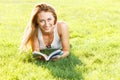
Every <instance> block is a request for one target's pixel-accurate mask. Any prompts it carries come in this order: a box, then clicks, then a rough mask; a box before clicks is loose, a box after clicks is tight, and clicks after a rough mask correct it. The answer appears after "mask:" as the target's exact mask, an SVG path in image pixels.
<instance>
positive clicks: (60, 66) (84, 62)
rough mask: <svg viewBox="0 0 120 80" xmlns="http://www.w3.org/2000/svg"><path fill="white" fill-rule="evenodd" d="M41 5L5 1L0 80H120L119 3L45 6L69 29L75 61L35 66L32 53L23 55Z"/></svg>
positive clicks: (90, 0) (0, 10)
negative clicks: (26, 32)
mask: <svg viewBox="0 0 120 80" xmlns="http://www.w3.org/2000/svg"><path fill="white" fill-rule="evenodd" d="M38 2H42V0H20V1H18V0H7V3H6V1H4V0H1V1H0V69H1V70H0V80H120V74H119V73H120V52H119V51H120V37H119V36H120V9H119V8H120V1H119V0H114V1H113V0H104V1H103V0H74V1H73V0H69V1H68V0H64V1H63V0H54V1H53V0H46V1H44V2H47V3H50V4H52V5H53V6H55V8H56V10H57V13H58V20H64V21H66V22H67V23H68V25H69V31H70V45H71V53H70V56H69V57H68V58H65V59H61V60H58V61H56V62H52V61H50V62H44V61H40V60H35V59H34V58H33V57H32V55H31V50H30V51H29V52H25V53H22V54H19V46H20V43H21V38H22V35H23V32H24V29H25V27H26V26H27V23H28V21H29V17H30V14H31V11H32V8H33V7H34V5H35V4H36V3H38ZM58 3H59V4H58Z"/></svg>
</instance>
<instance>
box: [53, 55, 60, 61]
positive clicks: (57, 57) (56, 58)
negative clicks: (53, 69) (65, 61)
mask: <svg viewBox="0 0 120 80" xmlns="http://www.w3.org/2000/svg"><path fill="white" fill-rule="evenodd" d="M60 58H62V57H61V55H57V56H55V57H53V58H52V59H51V60H52V61H56V60H58V59H60Z"/></svg>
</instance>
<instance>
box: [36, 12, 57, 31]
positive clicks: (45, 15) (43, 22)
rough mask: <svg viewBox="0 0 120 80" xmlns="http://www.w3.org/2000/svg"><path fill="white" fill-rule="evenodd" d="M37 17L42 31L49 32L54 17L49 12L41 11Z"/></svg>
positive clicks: (51, 29)
mask: <svg viewBox="0 0 120 80" xmlns="http://www.w3.org/2000/svg"><path fill="white" fill-rule="evenodd" d="M37 17H38V18H37V23H38V26H39V27H40V29H41V30H42V32H44V33H50V32H52V31H53V28H54V20H55V18H54V17H53V14H52V13H51V12H45V11H42V12H40V13H38V15H37Z"/></svg>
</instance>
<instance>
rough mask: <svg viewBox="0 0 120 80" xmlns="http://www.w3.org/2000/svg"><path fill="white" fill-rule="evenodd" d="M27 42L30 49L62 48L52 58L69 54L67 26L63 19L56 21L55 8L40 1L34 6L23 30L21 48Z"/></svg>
mask: <svg viewBox="0 0 120 80" xmlns="http://www.w3.org/2000/svg"><path fill="white" fill-rule="evenodd" d="M28 44H30V46H31V48H32V51H39V52H41V51H42V50H47V49H49V50H50V49H62V51H63V54H62V55H59V56H56V57H55V58H54V59H60V58H65V57H67V56H68V55H69V31H68V26H67V24H66V23H65V22H63V21H61V22H60V21H57V15H56V12H55V9H54V8H53V7H52V6H51V5H49V4H46V3H40V4H37V5H36V6H35V7H34V9H33V11H32V14H31V18H30V22H29V24H28V27H27V28H26V30H25V34H24V37H23V41H22V44H21V49H24V48H25V47H26V46H27V45H28ZM44 54H45V53H44ZM46 56H47V55H46Z"/></svg>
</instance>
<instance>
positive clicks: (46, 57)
mask: <svg viewBox="0 0 120 80" xmlns="http://www.w3.org/2000/svg"><path fill="white" fill-rule="evenodd" d="M32 54H33V57H37V56H42V57H43V58H44V59H45V60H46V61H49V60H50V59H52V58H54V57H56V56H57V55H62V54H63V51H61V50H56V51H53V52H52V53H50V55H48V56H46V55H45V54H43V53H41V52H38V51H34V52H33V53H32Z"/></svg>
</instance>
